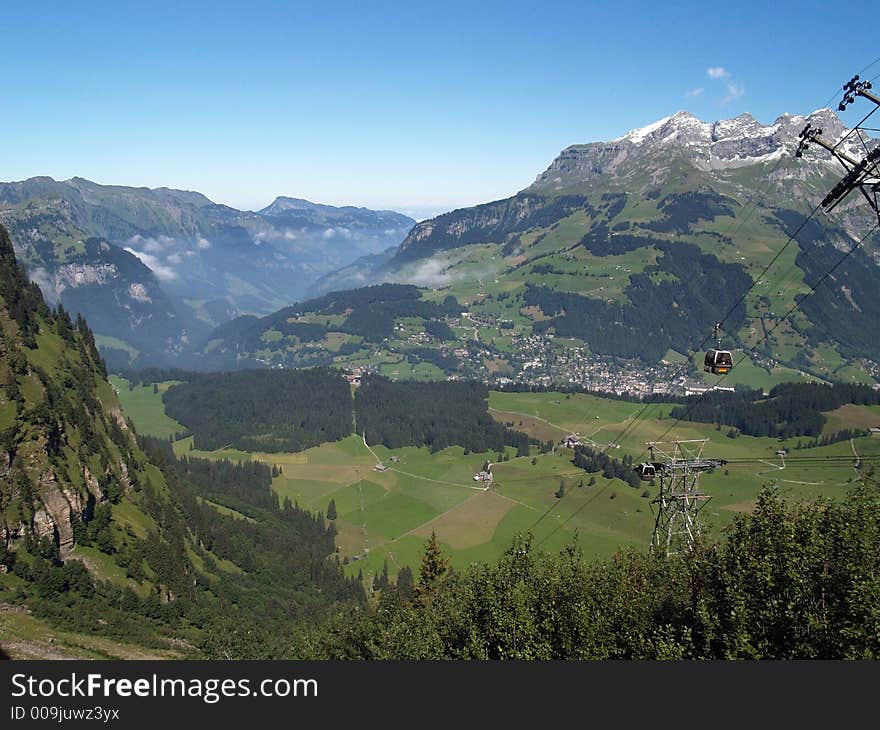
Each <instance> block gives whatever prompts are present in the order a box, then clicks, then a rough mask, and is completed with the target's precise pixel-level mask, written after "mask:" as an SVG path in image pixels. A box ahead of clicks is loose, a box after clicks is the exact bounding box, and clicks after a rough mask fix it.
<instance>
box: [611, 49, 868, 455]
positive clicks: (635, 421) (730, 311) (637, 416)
mask: <svg viewBox="0 0 880 730" xmlns="http://www.w3.org/2000/svg"><path fill="white" fill-rule="evenodd" d="M878 62H880V57H878V58H877V59H875V60H874V61H872V62H871V63H870V64H868V65H867V66H866V67H865V68H864V69H862V71H860V72H859V74H858V75H859V76H861V75H862V74H863V73H864V72H865V71H866V70H867V69H869V68H871V67H872V66H874V65H875V64H877V63H878ZM878 76H880V74H878ZM838 94H839V92H838V91H837V90H835V91H834V92H833V93H832V94H831V96H829V97H828V100H827V101H826V102H825V104H824V106H827V105H828V104H830V103H831V102H832V101H833V100H834V99H835V98H837V96H838ZM876 110H877V108H875V109H874V111H876ZM870 114H873V111H872V112H870V113H869V116H870ZM851 131H852V130H851ZM784 159H785V158H783V157H781V158H780V159H779V160H778V161H777V162H776V164H775V165H774V168H773V170H771V172H770V174H769V175H768V176H767V181H766V183H765V184H764V189H763V190H762V191H761V193H760V194H759V195H758V196H755V198H753V200H752V201H750V202H749V205H748V207H749V211H748V213H747V214H746V215H745V216H743V217H741V218H740V219H738V221H737V222H738V225H736V228H737V229H738V228H740V227H742V226H743V225H745V224H746V223H747V222H748V219H749V218H750V217H751V215H752V214H754V212H755V210H757V204H756V203H755V200H759V199H761V198H763V197H764V194H765V193H766V190H767V188H769V186H770V184H771V180H772V177H773V173H774V172H775V171H776V170H778V169H779V167H780V166H781V165H782V163H783V161H784ZM821 207H822V204H821V203H818V204H817V205H816V206H815V207H814V208H813V209H812V211H810V214H809V215H808V216H807V217H806V218H805V219H804V221H803V222H802V223H801V224H800V226H798V228H797V230H795V231H794V233H792V234H791V235H789V237H788V240H787V241H786V242H785V244H784V245H783V246H782V248H781V249H780V250H779V251H778V252H777V253H776V255H775V256H774V257H773V258H772V259H771V260H770V262H769V263H768V264H767V265H766V266H765V267H764V269H763V270H762V271H761V273H760V274H759V275H758V276H757V277H756V278H755V279H754V280H753V282H752V284H751V285H750V286H749V287H748V288H747V289H746V290H745V292H744V293H743V294H742V295H741V296H740V297H739V299H737V301H736V303H735V304H734V305H733V306H732V307H730V309H728V311H727V313H726V314H725V315H724V316H723V317H722V318H721V320H720V321H719V322H718V326H719V327H720V326H721V325H723V324H724V323H725V322H726V321H727V319H728V318H729V317H730V315H731V314H733V312H734V311H735V310H736V308H737V307H738V306H739V305H740V304H741V303H742V302H743V301H744V300H745V298H746V297H747V296H748V295H749V293H751V291H752V290H753V289H754V288H755V287H756V286H757V285H758V282H760V281H761V279H763V278H764V276H765V275H766V274H767V272H768V271H769V270H770V268H771V267H772V266H773V265H774V264H775V263H776V262H777V261H778V260H779V258H780V256H782V254H783V253H784V252H785V250H786V249H787V248H788V246H789V245H790V244H791V242H792V241H793V240H795V239H796V238H797V236H798V235H799V234H800V232H801V231H802V230H803V229H804V227H805V226H806V225H807V224H808V223H809V221H810V220H811V219H812V218H813V216H814V215H816V213H817V212H818V211H819V209H820V208H821ZM733 226H734V224H731V230H728V231H726V232H725V235H730V234H731V233H732V232H733V230H732V229H733ZM793 268H794V266H792V267H791V268H789V270H788V271H786V273H785V276H784V277H783V279H781V280H780V282H781V281H783V280H784V278H785V277H787V276H788V274H789V273H790V272H791V270H792V269H793ZM777 297H778V295H777ZM773 301H775V299H774V300H771V303H772V302H773ZM710 339H711V337H706V338H705V339H704V340H703V341H702V342H701V343H700V344H699V345H698V346H697V348H696V349H695V350H694V351H693V353H692V354H691V355H690V356H688V357H687V359H686V360H685V362H684V363H682V365H681V367H679V368H678V370H677V371H676V372H675V373H673V375H672V376H671V378H670V381H674V380H675V379H676V378H677V377H678V376H679V375H680V374H681V373H682V372H683V371H685V372H686V370H687V367H688V365H689V364H690V363H691V361H693V359H694V357H696V354H697V353H698V352H700V351H701V350H702V349H703V347H704V346H705V345H706V343H707V342H708V341H709V340H710ZM765 339H766V338H765ZM760 342H761V341H759V342H758V343H756V344H755V345H753V346H752V351H754V348H755V347H757V345H758V344H760ZM739 362H742V359H740V361H739ZM651 405H653V404H652V403H646V404H645V405H644V406H643V407H642V408H641V409H640V410H639V411H638V412H637V413H636V414H635V416H634V417H633V418H632V420H631V421H630V423H629V424H628V425H627V426H626V427H625V428H624V430H623V432H622V433H621V434H620V436H619V437H618V438H617V439H615V440H616V441H617V442H620V441H621V440H622V439H623V438H624V437H625V436H627V435H629V433H630V432H631V431H632V430H633V429H634V428H635V427H636V425H638V423H639V421H640V420H642V417H643V416H644V413H645V411H647V409H648V408H649V407H650V406H651ZM609 447H610V444H609V445H608V446H607V447H606V448H605V449H603V451H602V453H607V450H608V448H609Z"/></svg>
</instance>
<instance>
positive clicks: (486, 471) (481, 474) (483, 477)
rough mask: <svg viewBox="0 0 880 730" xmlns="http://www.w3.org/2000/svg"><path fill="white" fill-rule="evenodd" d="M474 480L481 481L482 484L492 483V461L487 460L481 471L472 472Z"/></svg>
mask: <svg viewBox="0 0 880 730" xmlns="http://www.w3.org/2000/svg"><path fill="white" fill-rule="evenodd" d="M474 481H475V482H483V483H484V484H491V483H492V462H491V461H487V462H486V464H485V465H484V467H483V470H482V471H478V472H475V473H474Z"/></svg>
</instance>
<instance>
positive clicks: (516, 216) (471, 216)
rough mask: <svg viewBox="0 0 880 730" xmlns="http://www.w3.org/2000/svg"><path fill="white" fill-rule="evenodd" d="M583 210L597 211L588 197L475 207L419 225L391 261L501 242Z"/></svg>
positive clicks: (519, 199) (525, 198)
mask: <svg viewBox="0 0 880 730" xmlns="http://www.w3.org/2000/svg"><path fill="white" fill-rule="evenodd" d="M578 210H582V211H584V212H586V213H587V214H588V215H590V216H591V217H592V216H594V215H596V210H595V209H594V208H593V206H591V205H590V202H589V199H588V198H587V197H586V196H584V195H536V194H534V193H530V194H522V195H515V196H513V197H511V198H505V199H504V200H497V201H494V202H491V203H484V204H483V205H476V206H474V207H472V208H463V209H460V210H454V211H451V212H449V213H443V214H442V215H439V216H437V217H436V218H433V219H432V220H430V221H426V222H423V223H420V224H418V225H416V226H415V227H414V228H413V229H412V231H410V233H409V235H408V236H407V237H406V240H405V241H404V242H403V243H402V244H401V246H400V249H399V250H398V251H397V253H396V254H395V257H394V259H392V261H391V265H392V266H398V265H400V264H403V263H406V262H408V261H413V260H415V259H419V258H424V257H427V256H430V255H431V254H434V253H436V252H438V251H446V250H449V249H454V248H459V247H461V246H467V245H469V244H472V243H487V242H494V243H500V242H502V241H505V240H506V239H507V238H508V237H509V236H515V235H516V234H517V233H522V232H524V231H527V230H529V229H530V228H537V227H546V226H550V225H552V224H554V223H556V222H557V221H558V220H560V219H562V218H565V217H566V216H569V215H571V214H572V213H574V212H575V211H578Z"/></svg>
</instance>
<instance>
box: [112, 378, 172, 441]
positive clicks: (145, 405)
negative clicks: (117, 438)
mask: <svg viewBox="0 0 880 730" xmlns="http://www.w3.org/2000/svg"><path fill="white" fill-rule="evenodd" d="M110 384H111V385H112V386H113V388H114V389H115V390H116V395H117V397H118V398H119V401H120V403H122V407H123V409H124V410H125V414H126V415H127V416H128V417H129V418H130V419H131V420H132V422H133V423H134V424H135V428H136V429H137V432H138V433H140V434H142V435H144V436H158V437H159V438H167V437H168V436H173V435H174V434H177V433H181V432H183V431H186V428H185V427H184V426H183V425H182V424H180V423H178V422H177V421H175V420H174V419H173V418H169V417H168V416H166V415H165V406H164V405H163V403H162V393H164V392H165V391H166V390H168V388H170V387H171V386H172V385H174V382H173V381H169V382H166V383H159V384H158V386H157V389H158V392H157V393H154V392H153V386H152V385H139V386H136V387H135V388H134V389H132V390H129V382H128V381H127V380H125V379H124V378H120V377H118V376H116V375H111V376H110Z"/></svg>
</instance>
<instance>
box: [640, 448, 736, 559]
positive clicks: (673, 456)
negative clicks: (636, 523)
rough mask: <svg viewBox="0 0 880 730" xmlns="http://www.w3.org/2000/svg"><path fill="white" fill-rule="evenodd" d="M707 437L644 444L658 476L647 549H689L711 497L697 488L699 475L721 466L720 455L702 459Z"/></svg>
mask: <svg viewBox="0 0 880 730" xmlns="http://www.w3.org/2000/svg"><path fill="white" fill-rule="evenodd" d="M708 441H709V439H693V440H689V441H669V442H662V441H651V442H648V443H647V444H646V446H647V447H648V449H649V451H650V453H651V462H652V463H653V465H654V467H655V468H656V470H657V473H658V475H659V477H660V494H658V495H657V497H655V498H654V499H653V500H652V502H651V504H652V505H654V504H655V505H657V515H656V519H655V521H654V535H653V537H652V538H651V549H652V550H657V551H663V552H665V553H666V555H673V554H675V553H679V552H687V551H690V550H693V548H694V544H695V542H696V539H697V537H698V536H699V534H700V532H701V527H700V521H699V519H698V518H699V513H700V510H701V509H703V507H704V506H705V505H706V502H708V501H709V500H710V499H711V497H710V496H709V495H708V494H706V493H705V492H702V491H700V488H699V482H700V475H701V474H702V473H703V472H707V471H712V470H713V469H715V468H716V467H719V466H724V465H725V464H726V463H727V462H726V461H725V460H724V459H706V458H704V457H703V449H704V448H705V446H706V443H707V442H708Z"/></svg>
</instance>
